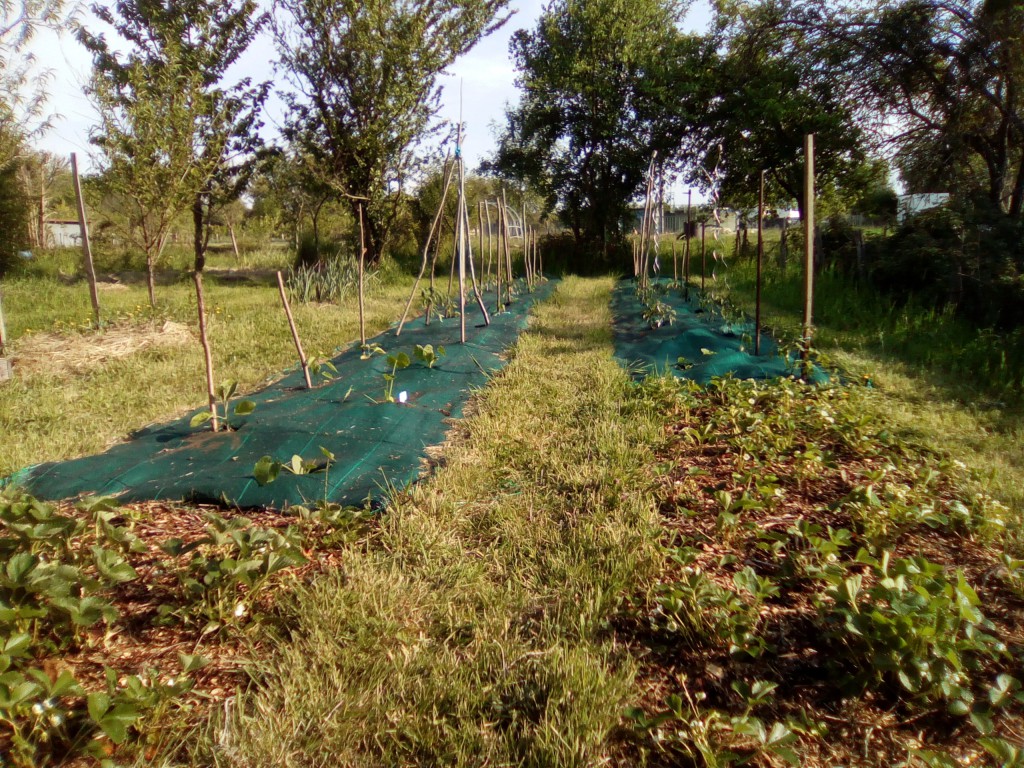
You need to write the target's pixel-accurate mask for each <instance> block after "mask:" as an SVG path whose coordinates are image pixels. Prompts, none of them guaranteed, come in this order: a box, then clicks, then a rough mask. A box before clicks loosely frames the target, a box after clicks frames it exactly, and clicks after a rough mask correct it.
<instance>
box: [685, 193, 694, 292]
mask: <svg viewBox="0 0 1024 768" xmlns="http://www.w3.org/2000/svg"><path fill="white" fill-rule="evenodd" d="M692 209H693V190H692V189H688V190H686V246H685V248H686V251H685V253H684V254H683V265H684V266H683V271H685V272H686V298H687V299H689V298H690V221H691V217H690V211H691V210H692Z"/></svg>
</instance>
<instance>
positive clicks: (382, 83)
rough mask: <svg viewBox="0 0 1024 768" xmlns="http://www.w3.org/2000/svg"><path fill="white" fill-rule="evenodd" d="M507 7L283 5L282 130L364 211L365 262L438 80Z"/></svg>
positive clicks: (425, 124) (490, 2)
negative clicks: (287, 93) (287, 87)
mask: <svg viewBox="0 0 1024 768" xmlns="http://www.w3.org/2000/svg"><path fill="white" fill-rule="evenodd" d="M508 2H509V0H430V1H429V2H426V1H423V0H280V2H279V5H280V7H281V8H283V9H284V10H285V11H287V14H288V16H289V17H290V18H289V19H288V20H286V21H282V22H281V23H280V24H279V25H278V28H277V31H276V36H277V40H278V46H279V49H280V54H281V59H282V62H283V63H284V65H285V67H287V69H288V71H289V72H290V74H291V77H292V80H293V82H294V84H295V86H296V88H297V89H298V92H297V93H296V94H293V95H292V96H291V97H290V98H289V118H288V122H287V125H286V130H285V134H286V136H287V137H288V139H289V140H290V141H291V142H292V143H293V145H294V149H295V151H296V152H297V153H298V154H300V155H302V156H306V157H309V158H310V159H311V160H312V161H313V165H312V167H313V168H314V169H316V170H317V171H318V173H320V174H321V175H322V178H323V181H324V182H326V183H327V184H329V185H330V187H331V188H332V189H333V190H334V192H335V194H336V195H338V196H341V197H344V198H345V199H346V200H347V201H348V204H349V206H350V208H351V210H352V214H353V218H356V217H357V216H358V210H359V208H360V207H361V208H363V210H364V219H365V222H366V247H367V259H368V261H370V262H374V261H377V260H378V259H379V258H380V257H381V255H382V254H383V253H384V251H385V249H386V248H387V247H388V245H389V242H390V240H391V237H392V234H393V229H394V226H395V223H396V221H397V219H398V217H399V215H400V212H401V206H402V204H403V197H404V196H403V191H404V189H405V187H406V184H407V182H408V181H409V178H410V174H411V173H412V172H413V170H414V168H415V152H416V149H417V145H418V144H419V143H420V142H422V141H423V140H424V139H425V138H427V137H428V135H429V134H430V132H431V121H432V119H433V118H434V116H435V115H436V113H437V110H438V106H439V98H440V89H439V87H438V86H437V78H438V75H440V74H441V73H442V72H444V70H445V69H446V68H447V67H448V66H450V65H451V64H452V62H454V61H455V60H456V59H457V58H458V57H459V56H461V55H462V54H463V53H465V52H466V51H468V50H470V49H471V48H472V47H473V46H474V45H476V43H477V42H478V41H479V40H480V39H481V38H483V37H484V36H486V35H488V34H490V33H491V32H493V31H494V30H495V29H497V28H498V27H500V26H501V25H502V24H504V23H505V21H506V20H507V19H508V15H507V14H505V13H503V12H504V10H505V8H506V7H507V6H508Z"/></svg>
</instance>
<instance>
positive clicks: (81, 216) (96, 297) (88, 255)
mask: <svg viewBox="0 0 1024 768" xmlns="http://www.w3.org/2000/svg"><path fill="white" fill-rule="evenodd" d="M71 180H72V182H73V184H74V187H75V201H76V202H77V204H78V230H79V232H81V234H82V255H83V256H84V257H85V276H86V279H88V281H89V299H90V300H91V301H92V317H93V322H94V323H96V327H97V328H99V327H100V294H99V291H97V290H96V267H95V266H94V265H93V261H92V246H91V244H90V243H89V223H88V221H87V220H86V218H85V200H84V198H83V197H82V182H81V180H80V179H79V178H78V158H77V157H76V156H75V153H74V152H72V153H71Z"/></svg>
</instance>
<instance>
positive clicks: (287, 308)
mask: <svg viewBox="0 0 1024 768" xmlns="http://www.w3.org/2000/svg"><path fill="white" fill-rule="evenodd" d="M277 289H278V290H279V291H280V292H281V303H282V304H283V305H284V314H285V316H286V317H287V318H288V327H289V328H291V330H292V341H294V342H295V349H296V351H297V352H298V353H299V365H301V366H302V376H303V378H305V379H306V389H312V388H313V382H312V380H311V379H310V378H309V361H308V360H307V359H306V353H305V352H303V351H302V341H301V340H300V339H299V331H298V329H297V328H296V327H295V318H294V317H293V316H292V308H291V305H290V304H289V303H288V294H287V293H285V290H284V278H283V277H281V272H280V270H278V272H277Z"/></svg>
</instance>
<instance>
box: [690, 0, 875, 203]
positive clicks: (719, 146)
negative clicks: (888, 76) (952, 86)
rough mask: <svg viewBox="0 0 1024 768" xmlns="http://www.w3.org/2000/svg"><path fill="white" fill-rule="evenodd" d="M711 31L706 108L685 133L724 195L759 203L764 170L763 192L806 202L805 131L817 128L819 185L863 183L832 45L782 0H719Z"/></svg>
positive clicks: (859, 186)
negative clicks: (791, 14) (789, 20)
mask: <svg viewBox="0 0 1024 768" xmlns="http://www.w3.org/2000/svg"><path fill="white" fill-rule="evenodd" d="M717 5H718V9H717V10H718V13H717V16H716V24H715V31H714V33H713V34H712V35H711V38H712V39H713V40H715V42H716V43H717V47H718V48H719V49H720V50H721V53H719V54H717V55H716V61H715V62H714V64H713V69H714V75H713V76H712V78H711V81H710V82H709V83H708V84H707V85H706V86H705V87H706V90H705V91H704V92H703V99H704V102H705V104H706V112H705V114H704V115H703V116H702V118H701V120H700V121H699V122H698V125H697V127H696V130H695V131H694V133H693V134H691V136H690V137H689V141H690V142H691V145H692V146H693V149H694V152H695V153H696V155H697V156H698V157H699V158H700V167H699V169H698V170H697V173H696V175H695V176H694V178H693V179H692V180H693V181H694V182H695V183H698V184H702V185H704V186H707V185H708V183H709V181H710V179H711V178H712V177H713V176H714V171H715V170H716V169H717V171H718V173H719V174H720V178H719V179H718V181H719V184H720V192H721V194H722V196H723V197H724V198H726V199H728V200H730V201H732V202H733V204H740V205H745V206H747V207H756V205H757V198H756V195H757V189H758V180H759V177H760V174H761V171H762V170H764V171H767V174H766V195H767V199H768V201H779V202H783V203H788V201H792V200H795V201H796V202H797V205H798V207H799V208H800V210H801V211H803V209H804V200H803V197H804V191H803V168H804V150H803V142H804V136H805V135H807V134H811V133H813V134H815V172H816V177H817V179H816V183H817V185H818V188H819V193H821V192H831V193H832V194H835V192H836V190H838V189H840V188H842V189H845V194H846V196H848V197H849V196H852V197H853V198H854V199H855V198H856V197H857V196H858V195H859V194H861V193H862V192H863V191H864V186H865V185H864V179H863V171H862V168H863V166H864V163H865V154H864V136H863V131H862V129H861V127H860V125H859V124H858V123H857V121H856V119H855V104H854V102H853V101H852V99H851V95H850V93H849V92H848V91H845V90H843V89H840V88H836V87H835V84H834V79H833V73H832V68H831V66H830V64H831V63H832V61H833V59H834V57H835V56H836V55H837V53H836V50H835V49H834V48H829V47H826V46H824V45H823V44H822V42H821V41H820V40H813V41H812V40H809V39H807V37H806V36H803V35H801V33H800V30H798V29H797V30H793V29H791V28H788V27H787V26H786V25H785V24H784V19H785V16H784V13H785V8H786V7H787V4H786V3H775V2H763V3H752V4H740V3H718V4H717Z"/></svg>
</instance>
